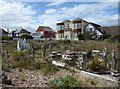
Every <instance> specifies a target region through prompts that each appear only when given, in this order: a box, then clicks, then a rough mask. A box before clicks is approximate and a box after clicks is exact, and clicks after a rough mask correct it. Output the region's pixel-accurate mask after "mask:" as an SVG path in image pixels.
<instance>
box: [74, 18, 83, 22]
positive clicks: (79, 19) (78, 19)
mask: <svg viewBox="0 0 120 89" xmlns="http://www.w3.org/2000/svg"><path fill="white" fill-rule="evenodd" d="M74 21H82V19H81V18H76V19H74V20H73V22H74Z"/></svg>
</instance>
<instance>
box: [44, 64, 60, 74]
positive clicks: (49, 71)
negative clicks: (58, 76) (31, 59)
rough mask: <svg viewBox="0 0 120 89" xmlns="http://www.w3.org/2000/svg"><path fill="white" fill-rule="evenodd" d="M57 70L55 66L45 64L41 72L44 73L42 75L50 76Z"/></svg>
mask: <svg viewBox="0 0 120 89" xmlns="http://www.w3.org/2000/svg"><path fill="white" fill-rule="evenodd" d="M58 70H59V69H58V67H57V66H55V65H52V63H47V64H45V66H44V67H43V69H42V72H43V73H44V75H48V74H52V73H55V72H57V71H58Z"/></svg>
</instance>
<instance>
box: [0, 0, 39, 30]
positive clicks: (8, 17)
mask: <svg viewBox="0 0 120 89" xmlns="http://www.w3.org/2000/svg"><path fill="white" fill-rule="evenodd" d="M0 11H1V13H0V18H2V21H1V22H0V27H3V28H6V29H7V28H9V29H10V28H11V29H13V28H14V29H19V28H20V27H23V28H26V29H28V30H31V31H34V30H35V29H36V26H37V22H36V21H35V20H34V18H33V16H34V15H35V13H36V12H35V11H34V10H33V9H32V7H31V6H30V5H27V4H25V3H20V2H12V3H10V2H6V1H0Z"/></svg>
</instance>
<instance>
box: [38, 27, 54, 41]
mask: <svg viewBox="0 0 120 89" xmlns="http://www.w3.org/2000/svg"><path fill="white" fill-rule="evenodd" d="M36 35H38V36H37V37H39V38H41V39H50V38H54V37H55V32H54V31H53V30H52V29H51V28H50V27H48V26H39V27H38V29H37V30H36Z"/></svg>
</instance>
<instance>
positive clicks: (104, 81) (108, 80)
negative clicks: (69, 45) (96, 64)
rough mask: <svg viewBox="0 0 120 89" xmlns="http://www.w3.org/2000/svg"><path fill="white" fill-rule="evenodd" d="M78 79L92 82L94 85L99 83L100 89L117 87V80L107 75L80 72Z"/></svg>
mask: <svg viewBox="0 0 120 89" xmlns="http://www.w3.org/2000/svg"><path fill="white" fill-rule="evenodd" d="M80 77H82V78H83V79H85V80H86V81H89V82H90V81H94V82H96V83H99V85H100V87H116V86H118V82H117V78H115V77H112V76H108V75H98V74H93V73H89V72H86V71H82V70H81V71H80Z"/></svg>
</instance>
